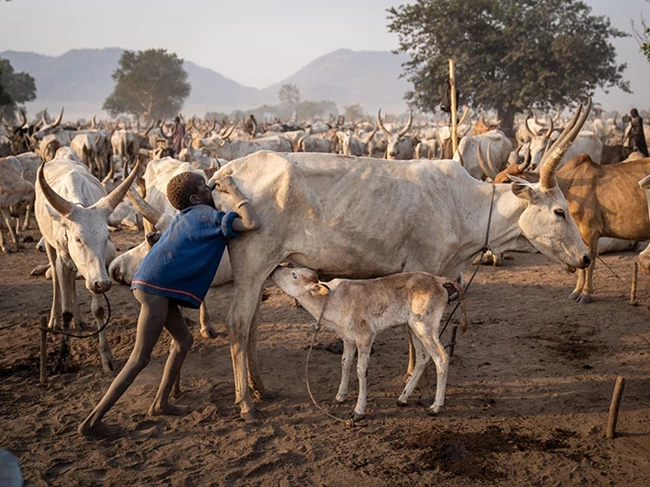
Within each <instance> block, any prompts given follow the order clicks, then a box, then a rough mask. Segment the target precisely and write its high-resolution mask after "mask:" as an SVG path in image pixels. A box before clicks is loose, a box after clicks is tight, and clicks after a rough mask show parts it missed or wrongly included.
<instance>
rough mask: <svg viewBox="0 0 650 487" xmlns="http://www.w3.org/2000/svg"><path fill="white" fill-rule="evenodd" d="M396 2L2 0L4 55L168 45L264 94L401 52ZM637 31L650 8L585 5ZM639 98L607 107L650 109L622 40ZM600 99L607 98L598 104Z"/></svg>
mask: <svg viewBox="0 0 650 487" xmlns="http://www.w3.org/2000/svg"><path fill="white" fill-rule="evenodd" d="M403 3H409V2H404V1H399V0H398V1H391V0H327V1H316V2H315V1H310V0H300V1H298V0H283V1H281V2H280V1H271V0H229V1H199V0H181V1H171V0H156V1H150V0H128V1H127V0H109V1H97V0H94V1H88V0H85V1H78V0H77V1H75V0H11V1H7V0H0V51H3V50H6V49H11V50H17V51H33V52H37V53H40V54H47V55H59V54H63V53H64V52H66V51H68V50H70V49H75V48H90V47H96V48H101V47H122V48H126V49H136V50H137V49H146V48H151V47H163V48H167V49H168V50H170V51H173V52H176V53H177V54H178V55H179V56H180V57H182V58H184V59H187V60H191V61H193V62H195V63H197V64H199V65H201V66H205V67H207V68H211V69H213V70H215V71H217V72H219V73H221V74H223V75H224V76H226V77H228V78H231V79H233V80H235V81H237V82H239V83H241V84H244V85H248V86H253V87H257V88H264V87H266V86H268V85H270V84H272V83H275V82H278V81H281V80H282V79H284V78H286V77H288V76H290V75H292V74H293V73H295V72H296V71H297V70H298V69H300V68H301V67H303V66H305V65H306V64H307V63H309V62H310V61H312V60H314V59H315V58H317V57H319V56H321V55H323V54H327V53H328V52H331V51H333V50H335V49H339V48H348V49H353V50H356V51H361V50H376V51H385V50H392V49H394V48H396V47H397V36H396V35H394V34H391V33H389V32H388V30H387V28H386V25H387V20H386V8H388V7H390V6H393V5H399V4H403ZM586 3H587V4H589V5H591V6H592V8H593V13H594V14H597V15H607V16H609V17H610V18H611V19H612V24H613V25H614V26H615V27H617V28H619V29H621V30H623V31H626V32H631V26H630V19H631V18H635V19H640V16H641V14H642V13H643V14H644V15H645V17H646V18H647V19H648V20H650V4H649V3H647V2H646V0H586ZM614 45H615V46H616V48H617V53H618V56H619V61H622V62H627V63H628V70H627V71H626V76H627V78H628V79H629V80H630V81H631V82H632V90H633V91H634V92H636V93H635V94H634V95H625V94H624V93H622V92H621V91H620V90H618V89H615V90H612V91H611V92H610V95H609V96H607V97H606V98H605V108H606V109H619V110H629V108H630V107H632V106H633V105H638V106H639V108H641V107H643V108H648V107H650V92H648V89H647V88H648V82H647V80H649V79H650V66H649V65H648V63H647V62H646V61H645V58H644V57H643V56H642V55H641V54H640V53H639V49H638V44H637V43H636V41H635V40H634V39H632V38H626V39H618V40H615V41H614ZM598 98H600V97H598Z"/></svg>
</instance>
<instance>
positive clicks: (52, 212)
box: [45, 205, 67, 227]
mask: <svg viewBox="0 0 650 487" xmlns="http://www.w3.org/2000/svg"><path fill="white" fill-rule="evenodd" d="M45 209H46V210H47V212H48V214H49V215H50V216H51V217H52V220H54V221H55V222H57V223H58V224H59V225H61V226H63V227H65V226H66V221H67V219H66V218H65V217H64V216H62V215H61V213H59V212H58V211H56V210H55V209H54V208H52V207H51V206H50V205H45Z"/></svg>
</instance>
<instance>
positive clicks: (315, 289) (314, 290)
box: [307, 282, 330, 296]
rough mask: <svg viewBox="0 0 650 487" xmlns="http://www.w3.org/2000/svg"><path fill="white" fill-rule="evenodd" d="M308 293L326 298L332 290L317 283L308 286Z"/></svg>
mask: <svg viewBox="0 0 650 487" xmlns="http://www.w3.org/2000/svg"><path fill="white" fill-rule="evenodd" d="M307 291H309V294H311V295H312V296H326V295H327V294H328V293H329V292H330V289H329V288H328V287H327V286H326V285H325V284H321V283H320V282H317V283H314V284H310V285H309V286H307Z"/></svg>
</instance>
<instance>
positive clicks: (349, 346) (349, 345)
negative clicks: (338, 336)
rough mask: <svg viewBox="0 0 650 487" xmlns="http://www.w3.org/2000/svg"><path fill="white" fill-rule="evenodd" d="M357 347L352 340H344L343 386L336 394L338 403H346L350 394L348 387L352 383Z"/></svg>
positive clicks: (342, 361)
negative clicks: (351, 371) (351, 373)
mask: <svg viewBox="0 0 650 487" xmlns="http://www.w3.org/2000/svg"><path fill="white" fill-rule="evenodd" d="M356 349H357V347H356V345H355V343H354V342H353V341H351V340H343V356H342V357H341V384H340V385H339V391H338V393H337V394H336V401H337V402H343V401H345V396H346V394H347V393H348V385H349V383H350V369H352V361H353V360H354V352H355V351H356Z"/></svg>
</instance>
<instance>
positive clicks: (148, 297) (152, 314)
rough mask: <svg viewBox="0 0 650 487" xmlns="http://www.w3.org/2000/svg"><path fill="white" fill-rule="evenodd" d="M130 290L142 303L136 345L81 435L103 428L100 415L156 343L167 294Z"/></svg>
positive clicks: (163, 320)
mask: <svg viewBox="0 0 650 487" xmlns="http://www.w3.org/2000/svg"><path fill="white" fill-rule="evenodd" d="M133 294H134V296H135V297H136V299H137V300H138V301H139V302H140V305H141V306H140V316H139V317H138V328H137V332H136V339H135V346H134V347H133V351H132V352H131V356H130V357H129V360H128V361H127V362H126V364H125V365H124V368H123V369H122V370H121V371H120V373H119V374H118V375H117V377H116V378H115V380H114V381H113V383H112V384H111V385H110V387H109V388H108V391H106V394H104V397H103V398H102V400H101V401H100V402H99V404H97V406H96V407H95V409H93V412H92V413H90V416H88V417H87V418H86V420H85V421H84V422H83V423H81V425H79V428H78V431H79V433H80V434H82V435H90V434H102V432H104V431H105V430H106V428H105V427H104V425H103V424H102V418H103V417H104V415H105V414H106V413H107V412H108V411H109V410H110V409H111V408H112V407H113V405H114V404H115V403H116V402H117V400H118V399H119V398H120V397H122V394H124V392H125V391H126V390H127V389H128V388H129V386H130V385H131V384H132V383H133V381H134V380H135V378H136V377H137V376H138V374H139V373H140V371H141V370H142V369H144V368H145V367H146V366H147V364H148V363H149V359H150V358H151V352H152V350H153V347H154V346H155V345H156V342H157V341H158V338H159V337H160V333H161V332H162V329H163V326H164V324H165V321H166V319H167V310H168V308H169V300H168V299H167V298H166V297H164V296H157V295H155V294H149V293H147V292H144V291H141V290H140V289H134V290H133Z"/></svg>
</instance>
